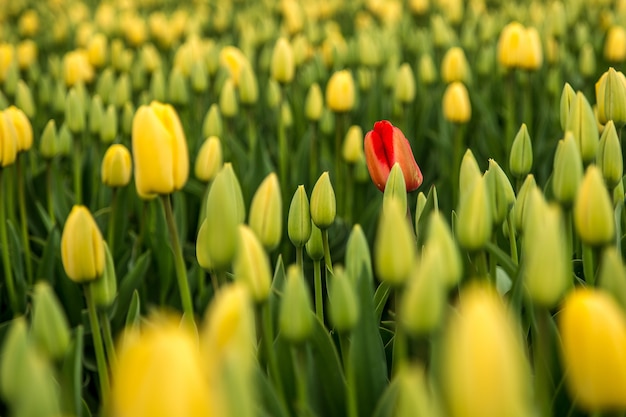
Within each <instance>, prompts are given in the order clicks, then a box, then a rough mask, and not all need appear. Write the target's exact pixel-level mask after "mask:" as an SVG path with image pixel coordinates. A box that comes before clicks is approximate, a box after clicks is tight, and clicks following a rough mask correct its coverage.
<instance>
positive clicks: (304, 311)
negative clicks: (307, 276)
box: [278, 265, 314, 343]
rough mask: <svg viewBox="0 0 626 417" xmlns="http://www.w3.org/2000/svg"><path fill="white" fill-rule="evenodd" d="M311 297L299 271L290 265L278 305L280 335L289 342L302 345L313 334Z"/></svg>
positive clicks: (296, 267)
mask: <svg viewBox="0 0 626 417" xmlns="http://www.w3.org/2000/svg"><path fill="white" fill-rule="evenodd" d="M313 320H314V316H313V311H312V307H311V297H310V295H309V291H308V289H307V285H306V282H305V281H304V277H303V276H302V271H301V269H300V268H299V267H298V266H296V265H291V266H290V267H289V268H288V269H287V277H286V282H285V286H284V289H283V297H282V300H281V303H280V315H279V318H278V323H279V327H280V334H281V335H282V336H283V337H284V338H285V339H286V340H288V341H289V342H292V343H304V342H305V341H306V340H307V339H308V338H309V337H310V336H311V334H312V333H313Z"/></svg>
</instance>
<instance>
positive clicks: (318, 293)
mask: <svg viewBox="0 0 626 417" xmlns="http://www.w3.org/2000/svg"><path fill="white" fill-rule="evenodd" d="M321 269H322V268H321V264H320V261H313V283H314V287H315V315H316V316H317V318H318V319H319V320H320V322H322V323H324V300H323V298H322V297H323V295H322V271H321Z"/></svg>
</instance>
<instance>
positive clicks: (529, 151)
mask: <svg viewBox="0 0 626 417" xmlns="http://www.w3.org/2000/svg"><path fill="white" fill-rule="evenodd" d="M532 166H533V148H532V142H531V140H530V135H529V134H528V128H527V127H526V123H522V126H521V127H520V129H519V131H518V132H517V135H515V139H513V145H512V146H511V154H510V156H509V169H510V170H511V174H513V175H514V176H516V177H518V178H524V177H526V175H528V174H529V173H530V170H531V168H532Z"/></svg>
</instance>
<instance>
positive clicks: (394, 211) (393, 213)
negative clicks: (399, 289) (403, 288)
mask: <svg viewBox="0 0 626 417" xmlns="http://www.w3.org/2000/svg"><path fill="white" fill-rule="evenodd" d="M415 257H416V247H415V237H414V236H413V232H412V231H411V226H410V225H409V223H408V222H407V219H406V208H404V209H403V207H402V204H401V202H399V201H397V200H395V199H391V200H390V201H389V202H388V204H387V206H386V207H385V208H384V210H382V213H381V218H380V222H379V225H378V232H377V233H376V240H375V244H374V259H375V263H374V265H375V267H376V274H377V275H378V278H379V279H380V280H381V281H383V282H387V283H388V284H390V285H395V286H399V285H402V284H404V282H406V280H407V279H408V278H409V276H410V274H411V270H412V268H413V263H414V262H415Z"/></svg>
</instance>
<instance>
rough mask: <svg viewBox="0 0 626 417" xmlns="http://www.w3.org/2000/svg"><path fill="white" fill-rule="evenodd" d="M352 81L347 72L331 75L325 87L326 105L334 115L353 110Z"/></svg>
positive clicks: (353, 89)
mask: <svg viewBox="0 0 626 417" xmlns="http://www.w3.org/2000/svg"><path fill="white" fill-rule="evenodd" d="M354 102H355V88H354V79H353V78H352V74H351V73H350V72H349V71H348V70H342V71H337V72H335V73H334V74H333V75H331V77H330V79H329V80H328V84H327V85H326V105H327V106H328V108H329V109H330V110H332V111H333V112H336V113H344V112H349V111H351V110H352V109H353V108H354Z"/></svg>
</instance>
